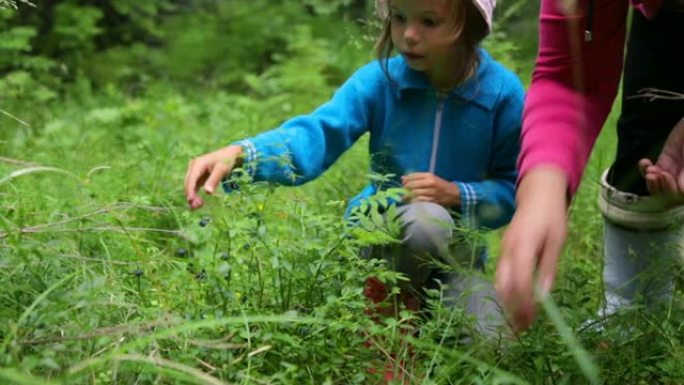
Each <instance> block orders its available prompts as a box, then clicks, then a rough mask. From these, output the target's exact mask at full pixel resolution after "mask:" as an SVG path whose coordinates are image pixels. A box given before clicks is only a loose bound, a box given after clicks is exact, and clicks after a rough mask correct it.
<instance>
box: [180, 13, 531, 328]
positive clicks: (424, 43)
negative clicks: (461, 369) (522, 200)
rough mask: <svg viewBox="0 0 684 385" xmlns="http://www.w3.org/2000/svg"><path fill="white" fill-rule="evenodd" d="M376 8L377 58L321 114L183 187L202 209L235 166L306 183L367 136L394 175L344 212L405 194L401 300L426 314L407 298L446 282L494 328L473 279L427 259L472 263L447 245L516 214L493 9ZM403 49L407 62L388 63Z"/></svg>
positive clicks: (243, 148)
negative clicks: (492, 44)
mask: <svg viewBox="0 0 684 385" xmlns="http://www.w3.org/2000/svg"><path fill="white" fill-rule="evenodd" d="M376 4H377V6H378V11H379V12H378V13H379V15H380V16H381V17H383V18H384V20H385V27H384V30H383V32H382V35H381V36H380V38H379V41H378V44H377V51H378V56H379V59H378V60H376V61H373V62H371V63H369V64H367V65H365V66H363V67H361V68H360V69H359V70H358V71H356V73H354V74H353V75H352V76H351V77H350V78H349V79H348V80H347V81H346V82H345V83H344V84H343V85H342V86H341V87H340V89H339V90H337V92H335V94H334V95H333V97H332V99H331V100H330V101H328V102H327V103H325V104H323V105H322V106H320V107H319V108H318V109H316V110H315V111H313V112H312V113H310V114H308V115H303V116H298V117H295V118H293V119H291V120H288V121H286V122H285V123H283V124H282V125H281V126H280V127H278V128H276V129H273V130H271V131H267V132H264V133H262V134H260V135H258V136H256V137H253V138H249V139H245V140H242V141H240V142H237V143H235V144H232V145H230V146H228V147H224V148H222V149H219V150H217V151H214V152H211V153H209V154H206V155H203V156H200V157H198V158H196V159H194V160H192V161H191V162H190V165H189V167H188V171H187V175H186V179H185V194H186V198H187V201H188V204H189V205H190V207H191V208H192V209H196V208H198V207H200V206H201V205H202V203H203V201H202V198H201V197H200V196H199V195H198V190H199V189H200V187H201V186H202V185H203V186H204V190H205V192H206V193H208V194H213V193H214V192H215V190H216V188H217V186H218V184H219V183H220V182H221V180H223V179H224V178H225V177H226V176H227V175H229V174H230V172H231V171H232V170H233V168H234V167H236V166H242V167H243V168H244V169H245V170H246V171H247V172H248V173H249V174H250V175H251V177H252V178H253V180H254V181H270V182H276V183H279V184H283V185H300V184H303V183H306V182H308V181H310V180H312V179H314V178H316V177H318V176H319V175H321V174H322V173H323V172H324V171H325V170H327V169H328V167H330V166H331V165H332V164H333V163H334V162H335V160H337V158H338V157H339V156H340V155H341V154H342V153H343V152H344V151H346V150H347V149H348V148H350V147H351V146H352V144H354V142H355V141H356V140H357V139H358V138H359V137H361V136H362V135H363V134H364V133H366V132H369V133H370V148H369V150H370V154H371V169H372V170H371V171H372V172H373V173H376V174H382V175H387V174H391V175H395V177H393V178H392V179H391V181H390V183H386V181H385V182H383V184H382V185H381V184H379V183H376V182H371V183H369V184H368V185H367V186H366V187H365V188H364V189H363V190H362V191H361V192H360V193H359V194H358V195H357V196H356V197H354V198H353V199H352V200H351V201H350V203H349V206H348V208H347V215H349V213H350V212H352V210H353V209H354V208H355V207H357V206H358V205H359V204H360V203H361V202H363V200H364V199H366V198H368V197H371V196H372V195H374V194H376V193H377V192H378V191H381V190H384V189H386V188H388V187H398V186H403V187H404V188H405V189H406V195H405V196H404V198H403V200H402V201H401V202H397V203H396V204H397V205H398V206H399V208H398V212H399V218H400V220H401V223H402V228H403V238H402V240H403V242H402V244H401V247H398V248H397V247H387V248H384V249H376V250H377V251H378V252H379V254H380V255H381V256H382V257H383V258H386V259H387V260H388V261H389V265H390V266H391V267H394V268H395V269H397V270H398V271H400V272H402V273H404V274H406V275H407V277H408V278H409V279H410V283H409V284H407V286H406V287H402V292H404V293H405V294H404V295H402V298H403V299H404V303H405V304H406V306H407V307H408V308H410V309H415V308H417V307H418V306H419V302H420V301H419V300H420V297H419V296H416V295H411V294H409V293H420V291H416V290H415V289H422V288H424V287H425V286H426V285H428V284H430V283H431V282H434V281H435V280H439V281H441V282H442V283H443V284H445V285H446V290H448V292H447V294H448V296H449V297H450V298H451V299H452V300H453V301H455V300H457V299H459V298H461V297H463V298H466V302H465V305H464V306H466V309H467V310H468V311H469V312H471V313H473V314H475V315H476V318H477V321H478V326H481V327H483V328H484V327H487V326H488V325H492V322H489V321H488V320H486V319H485V318H487V317H492V316H494V317H495V318H497V317H500V315H499V313H498V312H497V311H495V309H496V308H495V306H494V304H493V303H492V302H491V301H487V300H486V299H485V298H484V297H485V296H486V294H488V293H491V292H492V291H491V290H475V292H474V293H470V294H469V295H464V294H463V293H464V290H466V291H467V290H472V289H473V286H474V285H475V283H474V282H473V281H472V280H469V279H466V278H464V277H459V276H457V275H456V273H449V272H445V271H442V270H440V269H437V268H436V267H435V266H434V265H431V264H430V263H428V260H429V258H439V259H441V260H442V261H449V260H450V259H453V258H458V257H455V255H458V254H459V253H460V254H467V255H471V254H472V252H470V251H463V250H461V251H460V252H459V250H458V245H456V246H455V247H451V248H450V247H449V245H450V243H453V242H452V239H455V238H456V237H455V236H454V229H455V228H463V227H468V228H472V229H495V228H498V227H500V226H503V225H505V224H506V223H508V221H509V220H510V218H511V216H512V213H513V210H514V184H515V180H516V167H515V166H516V158H517V155H518V151H519V144H518V142H519V135H520V125H521V111H522V104H523V87H522V85H521V84H520V81H519V80H518V78H517V77H516V76H515V75H514V74H513V73H511V72H510V71H508V70H506V69H505V68H504V67H502V66H501V65H500V64H499V63H497V62H496V61H494V60H493V59H492V58H491V57H490V56H489V55H488V54H487V53H486V52H485V51H484V50H483V49H481V48H479V43H480V42H481V40H482V39H483V38H484V37H485V36H486V35H487V34H488V33H489V31H490V28H491V15H492V11H493V9H494V5H495V1H494V0H385V1H383V0H379V1H376ZM395 51H396V52H397V53H398V55H396V56H394V57H390V55H392V54H393V52H395ZM283 158H285V159H287V161H286V162H284V161H283ZM452 213H453V214H452ZM457 225H458V226H457ZM463 247H465V246H463ZM376 250H374V252H373V254H376V253H375V251H376ZM478 253H479V254H481V251H478ZM478 283H480V282H478ZM386 292H387V290H386V288H385V287H384V285H383V284H382V283H381V282H379V281H378V280H377V279H375V278H370V279H369V280H368V281H367V283H366V288H365V294H366V295H367V296H368V297H369V298H371V299H372V300H373V302H376V303H378V302H381V301H383V300H385V297H386ZM500 320H501V318H498V319H497V322H498V321H500ZM494 324H496V322H495V323H494Z"/></svg>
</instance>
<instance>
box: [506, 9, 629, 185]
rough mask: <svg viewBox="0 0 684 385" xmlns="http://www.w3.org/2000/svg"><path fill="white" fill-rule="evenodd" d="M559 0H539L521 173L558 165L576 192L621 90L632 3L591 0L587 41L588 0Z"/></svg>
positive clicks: (521, 156) (520, 174)
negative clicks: (570, 6)
mask: <svg viewBox="0 0 684 385" xmlns="http://www.w3.org/2000/svg"><path fill="white" fill-rule="evenodd" d="M560 3H561V1H560V0H542V4H541V12H540V26H539V54H538V57H537V62H536V64H535V69H534V73H533V75H532V83H531V85H530V88H529V91H528V94H527V98H526V100H525V109H524V112H523V130H522V148H521V153H520V158H519V160H518V166H519V169H520V173H519V178H522V177H523V176H524V175H525V173H527V172H528V171H530V170H531V169H533V168H535V167H536V166H539V165H555V166H557V167H560V168H561V169H562V170H563V171H565V173H566V174H567V177H568V181H569V191H568V194H569V196H570V197H572V196H573V195H574V194H575V192H576V191H577V187H578V186H579V183H580V180H581V178H582V173H583V171H584V168H585V166H586V163H587V159H588V157H589V154H590V153H591V149H592V147H593V146H594V142H595V141H596V137H597V136H598V134H599V132H600V130H601V127H602V126H603V124H604V122H605V120H606V117H607V116H608V113H609V112H610V108H611V106H612V104H613V100H614V99H615V95H616V93H617V88H618V84H619V82H620V74H621V72H622V55H623V50H624V41H625V28H626V19H627V6H628V2H627V0H594V10H593V22H592V23H591V24H592V25H591V29H592V32H593V41H591V42H585V41H584V31H585V28H586V26H587V24H586V23H587V21H586V15H587V12H586V10H587V0H580V1H579V2H578V9H577V10H572V11H570V12H568V13H565V12H564V11H563V10H561V8H560V7H561V4H560Z"/></svg>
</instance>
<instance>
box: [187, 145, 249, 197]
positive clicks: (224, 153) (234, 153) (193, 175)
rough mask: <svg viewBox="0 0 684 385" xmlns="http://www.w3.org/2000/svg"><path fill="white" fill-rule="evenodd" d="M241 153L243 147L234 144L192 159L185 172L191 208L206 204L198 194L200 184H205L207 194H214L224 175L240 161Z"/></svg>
mask: <svg viewBox="0 0 684 385" xmlns="http://www.w3.org/2000/svg"><path fill="white" fill-rule="evenodd" d="M240 155H242V147H240V146H235V145H232V146H228V147H224V148H222V149H220V150H217V151H214V152H210V153H208V154H205V155H202V156H200V157H198V158H195V159H193V160H191V161H190V164H189V165H188V172H187V173H186V174H185V199H186V200H187V202H188V205H190V208H191V209H193V210H194V209H196V208H199V207H201V206H202V205H203V204H204V201H203V200H202V198H201V197H200V196H199V195H198V194H197V192H198V191H199V189H200V185H204V191H205V192H206V193H207V194H209V195H211V194H213V193H214V191H216V187H217V186H218V184H219V183H220V182H221V180H222V179H223V177H225V176H226V175H228V174H230V172H231V171H233V168H234V167H235V165H236V163H238V162H239V161H240V159H239V158H240Z"/></svg>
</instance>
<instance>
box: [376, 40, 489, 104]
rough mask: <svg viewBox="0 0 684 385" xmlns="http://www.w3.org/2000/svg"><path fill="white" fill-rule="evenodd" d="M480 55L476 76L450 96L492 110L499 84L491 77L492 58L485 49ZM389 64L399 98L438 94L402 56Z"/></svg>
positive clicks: (453, 91) (479, 51)
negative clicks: (416, 93)
mask: <svg viewBox="0 0 684 385" xmlns="http://www.w3.org/2000/svg"><path fill="white" fill-rule="evenodd" d="M478 54H479V57H480V65H479V66H478V67H477V72H476V74H475V76H473V77H471V78H470V79H468V80H467V81H466V82H465V83H464V84H462V85H460V86H458V87H456V88H454V89H453V90H451V91H450V92H449V96H450V97H456V98H460V99H463V100H466V101H470V102H473V103H476V104H477V105H479V106H481V107H484V108H486V109H488V110H491V109H492V108H494V105H495V104H496V100H497V96H498V95H497V93H498V91H499V84H498V83H497V80H496V77H494V76H489V75H490V73H491V67H492V65H493V64H492V61H493V60H492V58H491V56H489V54H488V53H487V52H485V51H484V50H483V49H478ZM387 64H388V68H389V73H390V76H391V78H392V83H393V85H394V87H395V89H396V94H397V95H396V96H397V97H401V94H402V93H404V92H405V91H408V90H425V91H433V92H437V90H436V89H435V87H434V86H433V85H432V84H430V82H429V81H428V79H427V77H426V76H425V75H424V74H423V73H422V72H419V71H414V70H412V69H411V68H409V66H408V65H407V64H406V60H405V59H404V58H403V57H402V56H395V57H393V58H391V59H389V62H388V63H387Z"/></svg>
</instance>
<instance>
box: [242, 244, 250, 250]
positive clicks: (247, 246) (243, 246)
mask: <svg viewBox="0 0 684 385" xmlns="http://www.w3.org/2000/svg"><path fill="white" fill-rule="evenodd" d="M250 247H252V246H250V244H249V243H247V242H245V244H244V245H242V248H243V249H245V250H249V248H250Z"/></svg>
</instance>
